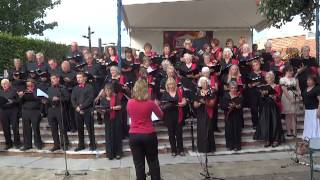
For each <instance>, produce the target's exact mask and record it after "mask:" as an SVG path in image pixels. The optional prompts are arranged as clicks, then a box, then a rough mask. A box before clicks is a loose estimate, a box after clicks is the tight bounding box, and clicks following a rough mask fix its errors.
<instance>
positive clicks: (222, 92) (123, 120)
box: [0, 37, 320, 161]
mask: <svg viewBox="0 0 320 180" xmlns="http://www.w3.org/2000/svg"><path fill="white" fill-rule="evenodd" d="M201 42H204V44H203V45H202V47H201V46H200V47H199V43H198V44H197V46H193V45H192V41H191V40H190V39H186V40H185V42H184V48H181V49H175V50H172V49H171V48H172V47H170V45H169V44H164V46H163V53H162V54H158V53H156V52H154V51H153V50H152V45H151V44H150V43H146V44H145V45H144V51H143V52H140V53H139V54H136V52H137V51H136V50H135V49H131V48H126V49H125V53H124V54H125V55H124V57H123V58H122V57H121V56H120V55H117V53H116V52H117V51H116V48H115V47H114V46H110V47H107V48H106V52H105V53H104V54H103V55H100V54H98V53H97V52H95V53H93V54H92V53H89V52H88V50H87V49H84V50H82V52H81V51H80V50H79V48H78V45H77V43H76V42H73V43H72V44H71V51H70V53H69V54H68V55H66V57H65V58H64V59H63V61H62V62H61V65H59V61H57V60H55V59H49V60H48V62H45V56H44V54H42V53H37V54H35V52H34V51H31V50H30V51H27V52H26V60H25V61H24V62H25V63H24V64H23V61H21V60H20V59H14V60H13V68H12V69H10V70H9V71H8V76H7V77H5V78H4V79H3V80H2V81H1V87H2V89H1V90H0V97H1V98H0V100H1V101H0V105H1V106H0V109H1V110H0V118H1V123H2V126H3V131H4V136H5V141H6V149H10V148H12V147H13V146H14V147H15V148H20V149H21V150H23V151H25V150H28V149H30V148H32V134H33V137H34V145H35V147H36V148H38V149H41V148H42V147H43V142H42V140H41V133H40V128H39V126H40V121H41V120H42V118H43V117H47V118H48V122H49V125H50V128H51V131H52V138H53V141H54V146H53V147H52V148H51V149H50V150H51V151H52V152H54V151H56V150H59V149H61V148H64V147H65V148H66V149H68V145H69V141H68V135H67V132H68V131H71V132H77V133H78V139H79V141H78V147H77V148H76V149H75V151H81V150H83V149H84V148H85V143H84V125H85V126H86V129H87V131H88V134H89V140H90V145H89V146H90V150H95V149H96V142H95V131H94V129H95V128H94V121H95V120H97V121H98V123H99V124H103V123H104V124H105V141H106V146H105V147H106V152H107V157H108V158H109V159H113V158H117V159H119V158H121V156H122V140H123V138H126V137H127V136H128V135H129V134H130V133H131V134H132V133H141V132H146V131H148V132H149V131H150V132H151V133H153V132H154V130H153V127H151V126H150V125H148V126H145V127H144V128H142V130H141V129H137V126H140V125H139V120H138V122H136V123H133V124H129V123H128V122H129V120H130V119H131V118H136V119H137V118H138V119H139V118H142V117H143V116H141V115H137V111H133V110H132V109H134V108H133V107H132V106H133V105H134V104H137V105H139V107H141V108H142V109H144V108H151V107H147V106H148V104H149V105H150V102H149V101H146V102H145V103H138V102H139V98H140V97H133V95H134V93H133V91H134V89H133V87H134V84H135V82H136V81H137V80H140V81H144V82H146V84H147V90H148V91H147V92H146V94H141V93H142V92H136V94H139V96H143V100H146V99H149V98H150V99H151V100H152V101H153V102H155V104H156V105H159V107H161V110H162V111H163V118H162V119H163V121H164V122H165V125H166V126H167V128H168V136H169V142H170V147H171V151H172V156H177V155H181V156H184V155H185V153H184V145H183V127H184V125H185V121H186V119H189V118H191V119H196V123H197V138H196V139H197V149H198V151H199V152H214V151H215V150H216V146H215V138H214V133H215V132H221V130H220V129H219V127H218V109H219V108H220V109H221V110H222V111H223V112H224V121H225V129H224V131H225V139H226V148H228V149H229V150H235V151H238V150H240V149H241V132H242V129H243V128H244V118H243V114H244V112H243V108H244V107H247V108H250V110H251V117H252V128H253V129H255V133H254V137H253V138H254V139H256V140H263V141H265V145H264V146H265V147H269V146H272V147H276V146H278V145H280V144H281V143H283V142H284V140H285V136H284V134H285V133H284V132H283V129H282V123H281V121H282V119H284V121H285V122H286V131H287V132H286V136H287V137H290V136H297V123H296V121H297V120H296V112H297V110H298V107H297V104H298V102H299V101H300V100H301V98H302V102H303V104H304V106H305V119H304V120H305V122H304V133H303V138H314V137H320V123H319V122H320V121H319V115H318V114H320V113H318V111H319V110H320V105H319V100H320V86H318V81H319V72H320V71H319V68H318V64H317V62H316V59H315V58H313V57H311V56H310V47H308V46H303V47H302V49H301V53H300V52H299V50H297V49H294V48H288V50H287V52H286V55H281V53H280V52H275V51H273V50H272V44H271V42H269V41H268V42H267V43H266V44H265V49H264V50H257V46H256V45H253V48H252V50H251V48H250V47H249V45H248V44H247V43H246V41H245V38H243V37H241V38H240V40H239V46H238V47H237V46H235V44H234V41H233V40H232V39H227V41H226V42H225V47H224V48H221V47H220V45H221V44H220V41H219V40H218V39H216V38H214V39H211V40H206V41H201ZM119 63H121V64H120V67H121V69H119V68H118V67H119V66H118V65H119ZM142 84H143V83H142ZM39 91H41V92H44V93H45V94H47V97H45V96H44V95H42V96H40V95H39ZM131 98H133V99H135V101H131ZM128 103H130V106H129V104H128ZM127 105H128V107H127ZM144 105H145V106H144ZM151 105H152V104H151ZM152 106H153V105H152ZM154 108H156V107H154ZM138 111H141V112H143V111H142V110H138ZM157 111H158V110H157ZM158 114H159V115H161V114H160V112H158ZM130 116H131V117H130ZM20 118H22V125H23V131H22V132H23V141H22V142H21V141H20V134H19V119H20ZM140 128H141V127H140ZM11 129H12V132H13V140H12V138H11ZM129 132H130V133H129ZM134 138H136V139H134ZM137 138H140V136H139V135H137V134H136V137H133V139H132V141H131V142H130V146H132V147H133V148H134V147H135V146H136V144H135V143H137ZM150 138H153V139H154V138H155V137H153V136H152V137H150ZM150 144H152V143H150ZM64 145H65V146H64ZM135 153H138V152H135ZM137 161H138V160H137Z"/></svg>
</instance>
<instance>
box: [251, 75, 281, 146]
mask: <svg viewBox="0 0 320 180" xmlns="http://www.w3.org/2000/svg"><path fill="white" fill-rule="evenodd" d="M265 80H266V82H267V84H266V85H262V86H260V87H259V93H260V103H261V104H262V106H261V111H260V115H259V123H258V126H257V131H256V133H255V135H254V139H256V140H264V141H265V142H266V144H265V145H264V147H269V146H271V145H272V147H277V146H278V145H279V144H280V143H281V142H283V141H284V136H283V130H282V123H281V115H280V113H281V112H280V108H281V107H280V102H281V94H282V90H281V87H280V86H279V85H277V84H275V83H274V81H275V76H274V74H273V73H272V72H268V73H267V74H266V77H265Z"/></svg>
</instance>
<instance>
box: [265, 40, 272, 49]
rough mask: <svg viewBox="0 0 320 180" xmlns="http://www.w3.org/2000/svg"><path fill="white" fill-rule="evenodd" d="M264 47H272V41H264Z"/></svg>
mask: <svg viewBox="0 0 320 180" xmlns="http://www.w3.org/2000/svg"><path fill="white" fill-rule="evenodd" d="M264 47H265V48H267V47H270V48H271V47H272V42H271V41H270V40H268V41H267V42H266V43H264Z"/></svg>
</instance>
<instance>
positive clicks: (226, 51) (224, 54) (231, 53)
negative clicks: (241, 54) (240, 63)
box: [222, 48, 233, 58]
mask: <svg viewBox="0 0 320 180" xmlns="http://www.w3.org/2000/svg"><path fill="white" fill-rule="evenodd" d="M227 53H229V54H230V55H231V56H233V52H232V51H231V49H230V48H224V49H223V53H222V56H223V58H225V56H226V54H227Z"/></svg>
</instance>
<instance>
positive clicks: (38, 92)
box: [37, 89, 49, 98]
mask: <svg viewBox="0 0 320 180" xmlns="http://www.w3.org/2000/svg"><path fill="white" fill-rule="evenodd" d="M37 96H38V97H45V98H49V96H48V94H46V93H45V92H43V91H42V90H41V89H37Z"/></svg>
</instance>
